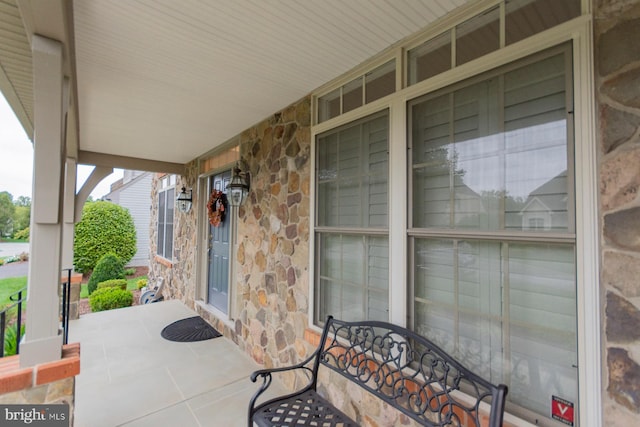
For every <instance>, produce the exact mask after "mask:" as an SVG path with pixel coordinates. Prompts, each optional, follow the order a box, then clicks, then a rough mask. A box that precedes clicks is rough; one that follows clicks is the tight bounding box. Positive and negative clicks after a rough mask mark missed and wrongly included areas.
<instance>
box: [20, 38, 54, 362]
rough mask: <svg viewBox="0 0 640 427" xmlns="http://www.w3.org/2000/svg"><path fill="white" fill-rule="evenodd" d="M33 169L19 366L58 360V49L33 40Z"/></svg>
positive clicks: (38, 39)
mask: <svg viewBox="0 0 640 427" xmlns="http://www.w3.org/2000/svg"><path fill="white" fill-rule="evenodd" d="M31 49H32V53H33V87H34V123H35V128H34V143H33V146H34V163H33V199H32V206H31V242H30V247H29V257H30V261H29V279H28V291H27V295H28V300H27V301H28V308H29V309H28V310H27V321H26V333H25V338H24V342H23V344H22V345H21V347H20V366H21V367H29V366H34V365H37V364H40V363H45V362H50V361H54V360H59V359H60V358H61V356H62V335H61V334H60V333H59V324H60V321H59V301H60V299H59V296H58V287H59V284H60V267H61V251H62V250H61V246H62V242H61V240H62V221H61V217H62V215H61V212H62V206H61V205H62V203H61V202H62V188H63V186H62V184H63V165H64V144H63V141H64V138H63V106H62V104H63V73H62V44H61V43H60V42H58V41H56V40H51V39H47V38H45V37H41V36H38V35H34V36H33V38H32V40H31Z"/></svg>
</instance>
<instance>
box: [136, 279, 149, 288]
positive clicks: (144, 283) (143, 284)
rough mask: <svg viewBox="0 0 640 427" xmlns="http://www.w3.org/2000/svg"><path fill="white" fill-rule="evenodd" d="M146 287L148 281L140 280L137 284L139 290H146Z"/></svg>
mask: <svg viewBox="0 0 640 427" xmlns="http://www.w3.org/2000/svg"><path fill="white" fill-rule="evenodd" d="M145 286H147V279H140V280H138V281H137V282H136V287H137V288H138V289H142V288H144V287H145Z"/></svg>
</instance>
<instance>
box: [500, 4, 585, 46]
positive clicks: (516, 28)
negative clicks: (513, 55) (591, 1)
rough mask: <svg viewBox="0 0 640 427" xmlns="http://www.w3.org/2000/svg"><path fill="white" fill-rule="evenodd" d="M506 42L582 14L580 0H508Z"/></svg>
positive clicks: (522, 37) (527, 35)
mask: <svg viewBox="0 0 640 427" xmlns="http://www.w3.org/2000/svg"><path fill="white" fill-rule="evenodd" d="M505 4H506V19H505V33H506V34H505V35H506V44H511V43H515V42H517V41H520V40H522V39H524V38H527V37H529V36H532V35H534V34H537V33H539V32H541V31H544V30H546V29H548V28H551V27H554V26H556V25H558V24H561V23H563V22H565V21H568V20H570V19H572V18H575V17H576V16H579V15H580V0H563V1H558V0H506V2H505Z"/></svg>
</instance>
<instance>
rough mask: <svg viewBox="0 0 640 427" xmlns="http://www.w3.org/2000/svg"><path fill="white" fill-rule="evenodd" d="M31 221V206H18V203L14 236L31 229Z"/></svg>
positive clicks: (14, 219)
mask: <svg viewBox="0 0 640 427" xmlns="http://www.w3.org/2000/svg"><path fill="white" fill-rule="evenodd" d="M30 221H31V206H30V205H27V206H24V205H18V204H17V203H16V210H15V212H14V214H13V235H14V237H15V235H16V233H18V232H20V231H22V230H24V229H25V228H28V227H29V222H30Z"/></svg>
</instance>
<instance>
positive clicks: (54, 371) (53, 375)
mask: <svg viewBox="0 0 640 427" xmlns="http://www.w3.org/2000/svg"><path fill="white" fill-rule="evenodd" d="M79 373H80V343H73V344H66V345H63V346H62V358H61V359H60V360H55V361H53V362H46V363H42V364H39V365H36V366H32V367H28V368H20V355H15V356H8V357H4V358H2V359H0V394H4V393H11V392H14V391H19V390H26V389H29V388H31V387H34V386H40V385H43V384H48V383H52V382H54V381H59V380H62V379H65V378H69V377H74V376H76V375H78V374H79Z"/></svg>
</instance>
